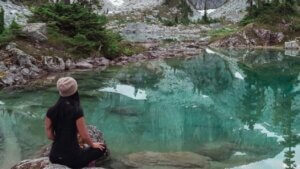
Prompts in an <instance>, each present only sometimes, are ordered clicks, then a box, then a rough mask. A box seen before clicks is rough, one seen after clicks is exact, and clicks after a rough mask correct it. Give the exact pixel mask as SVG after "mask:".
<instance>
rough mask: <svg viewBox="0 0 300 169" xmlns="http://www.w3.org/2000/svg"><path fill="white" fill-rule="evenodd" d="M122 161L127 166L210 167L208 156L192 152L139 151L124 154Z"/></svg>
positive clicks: (202, 168)
mask: <svg viewBox="0 0 300 169" xmlns="http://www.w3.org/2000/svg"><path fill="white" fill-rule="evenodd" d="M122 161H123V163H124V164H125V165H126V166H128V167H134V168H139V169H142V168H143V169H146V168H172V169H182V168H193V169H196V168H197V169H208V168H210V158H208V157H205V156H201V155H198V154H195V153H192V152H170V153H158V152H139V153H133V154H130V155H128V156H126V157H125V158H124V159H123V160H122Z"/></svg>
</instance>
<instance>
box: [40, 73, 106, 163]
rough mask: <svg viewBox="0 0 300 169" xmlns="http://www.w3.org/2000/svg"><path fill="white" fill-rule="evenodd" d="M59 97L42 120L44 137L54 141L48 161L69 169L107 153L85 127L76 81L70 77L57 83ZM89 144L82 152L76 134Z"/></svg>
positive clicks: (102, 145) (103, 146) (104, 147)
mask: <svg viewBox="0 0 300 169" xmlns="http://www.w3.org/2000/svg"><path fill="white" fill-rule="evenodd" d="M57 89H58V91H59V94H60V98H59V99H58V101H57V103H56V104H55V105H54V106H53V107H51V108H49V110H48V112H47V115H46V118H45V129H46V133H47V136H48V138H49V139H50V140H53V144H52V148H51V152H50V161H51V162H52V163H57V164H61V165H66V166H68V167H71V168H82V167H85V166H87V165H88V164H89V163H90V162H92V161H94V160H96V159H98V158H100V157H101V156H103V155H104V153H105V152H106V146H105V145H104V144H103V143H93V142H92V140H91V138H90V136H89V134H88V130H87V128H86V125H85V121H84V115H83V110H82V108H81V106H80V99H79V95H78V91H77V82H76V80H75V79H73V78H72V77H64V78H61V79H59V80H58V81H57ZM78 133H79V135H80V137H81V139H82V140H83V141H84V142H85V143H86V144H88V145H89V148H87V149H82V148H81V147H80V146H79V144H78V139H77V134H78Z"/></svg>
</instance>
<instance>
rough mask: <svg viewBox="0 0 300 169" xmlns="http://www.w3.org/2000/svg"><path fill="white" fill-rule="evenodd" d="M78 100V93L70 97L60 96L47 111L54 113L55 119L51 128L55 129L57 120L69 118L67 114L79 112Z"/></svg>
mask: <svg viewBox="0 0 300 169" xmlns="http://www.w3.org/2000/svg"><path fill="white" fill-rule="evenodd" d="M80 109H81V106H80V98H79V94H78V91H77V92H76V93H74V94H73V95H71V96H68V97H62V96H60V97H59V99H58V100H57V102H56V104H55V105H54V106H52V107H50V108H49V110H48V111H51V112H55V113H54V114H55V119H54V120H53V121H52V122H53V127H54V128H56V127H57V126H58V125H57V124H58V123H59V119H63V117H71V116H70V115H69V113H75V112H78V111H80Z"/></svg>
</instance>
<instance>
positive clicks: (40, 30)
mask: <svg viewBox="0 0 300 169" xmlns="http://www.w3.org/2000/svg"><path fill="white" fill-rule="evenodd" d="M22 33H23V34H24V35H25V36H26V37H28V38H30V39H32V40H34V41H37V42H44V41H47V40H48V38H47V36H46V35H47V25H46V23H29V24H27V25H25V26H24V27H23V29H22Z"/></svg>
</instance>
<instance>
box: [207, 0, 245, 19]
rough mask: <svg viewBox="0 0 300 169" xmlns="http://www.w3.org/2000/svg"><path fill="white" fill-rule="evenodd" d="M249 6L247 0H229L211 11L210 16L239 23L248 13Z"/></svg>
mask: <svg viewBox="0 0 300 169" xmlns="http://www.w3.org/2000/svg"><path fill="white" fill-rule="evenodd" d="M247 7H248V4H247V1H245V0H227V2H226V3H225V4H224V5H222V6H221V7H219V8H217V9H215V10H214V11H213V12H211V13H209V14H208V17H210V18H212V19H224V20H226V21H230V22H233V23H237V22H240V21H241V20H242V19H243V18H244V17H245V15H246V14H247V11H246V9H247Z"/></svg>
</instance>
